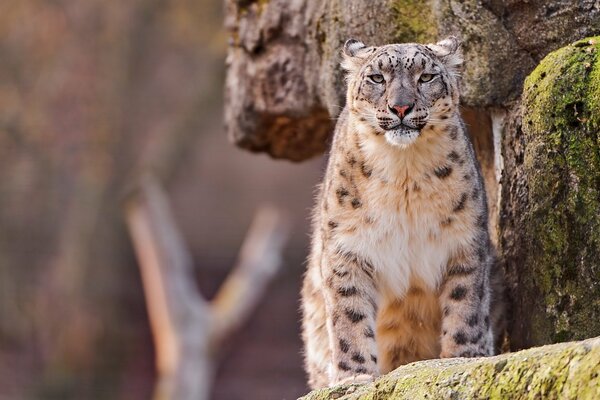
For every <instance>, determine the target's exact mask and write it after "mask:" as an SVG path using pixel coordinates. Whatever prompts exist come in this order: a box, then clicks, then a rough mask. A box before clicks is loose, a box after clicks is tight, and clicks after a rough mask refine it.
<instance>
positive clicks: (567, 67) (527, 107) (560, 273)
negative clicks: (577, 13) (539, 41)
mask: <svg viewBox="0 0 600 400" xmlns="http://www.w3.org/2000/svg"><path fill="white" fill-rule="evenodd" d="M599 51H600V40H599V39H598V38H592V39H585V40H581V41H579V42H576V43H574V44H572V45H570V46H566V47H563V48H562V49H559V50H557V51H555V52H553V53H551V54H549V55H548V56H547V57H546V58H545V59H544V60H542V62H541V63H540V65H539V66H538V67H537V68H536V69H535V70H534V71H533V72H532V73H531V75H530V76H529V77H528V78H527V79H526V81H525V89H524V94H523V101H522V112H523V133H524V137H525V143H526V150H525V157H524V171H525V176H526V177H527V185H528V188H529V193H528V199H527V201H528V203H529V205H530V207H529V210H528V215H526V216H525V221H526V226H525V227H523V228H524V229H525V230H526V240H527V241H528V243H529V244H530V247H531V248H530V249H528V250H529V251H528V257H527V259H526V260H525V261H524V266H523V268H526V269H527V270H529V271H531V273H529V274H530V275H531V276H533V277H534V278H535V279H531V280H527V281H525V282H523V283H522V284H524V285H530V286H531V289H537V290H539V291H540V292H541V294H542V296H543V298H542V299H540V303H539V304H538V306H539V310H532V311H533V313H534V315H533V317H532V318H533V321H532V323H533V326H534V327H535V326H546V327H548V326H551V327H552V329H550V330H546V331H544V332H542V333H534V334H540V336H542V337H540V338H539V339H540V340H541V342H542V343H544V342H546V343H547V342H550V341H564V340H572V339H579V338H584V337H589V336H593V335H597V334H600V308H598V305H597V303H594V299H599V298H600V287H599V286H598V284H597V282H599V281H600V146H599V145H600V141H599V127H600V57H599V56H598V52H599ZM544 320H546V321H544ZM547 322H549V324H548V323H547Z"/></svg>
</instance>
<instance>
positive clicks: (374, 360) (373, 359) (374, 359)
mask: <svg viewBox="0 0 600 400" xmlns="http://www.w3.org/2000/svg"><path fill="white" fill-rule="evenodd" d="M371 361H373V362H374V363H375V364H377V357H375V356H374V355H373V354H371Z"/></svg>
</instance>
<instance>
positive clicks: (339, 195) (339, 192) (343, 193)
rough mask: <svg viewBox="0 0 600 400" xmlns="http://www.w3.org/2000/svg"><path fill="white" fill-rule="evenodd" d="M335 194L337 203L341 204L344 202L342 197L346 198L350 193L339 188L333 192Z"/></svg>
mask: <svg viewBox="0 0 600 400" xmlns="http://www.w3.org/2000/svg"><path fill="white" fill-rule="evenodd" d="M335 194H336V195H337V198H338V202H339V203H340V204H341V203H342V202H343V201H344V197H346V196H348V195H349V194H350V193H349V192H348V191H347V190H346V189H345V188H343V187H340V188H338V189H337V190H336V191H335Z"/></svg>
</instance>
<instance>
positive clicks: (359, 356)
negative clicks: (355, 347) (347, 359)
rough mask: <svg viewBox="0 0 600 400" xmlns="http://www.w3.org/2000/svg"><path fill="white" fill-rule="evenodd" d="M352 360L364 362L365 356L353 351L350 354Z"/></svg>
mask: <svg viewBox="0 0 600 400" xmlns="http://www.w3.org/2000/svg"><path fill="white" fill-rule="evenodd" d="M352 361H355V362H357V363H359V364H364V363H365V358H364V357H363V356H362V355H360V354H359V353H354V354H352Z"/></svg>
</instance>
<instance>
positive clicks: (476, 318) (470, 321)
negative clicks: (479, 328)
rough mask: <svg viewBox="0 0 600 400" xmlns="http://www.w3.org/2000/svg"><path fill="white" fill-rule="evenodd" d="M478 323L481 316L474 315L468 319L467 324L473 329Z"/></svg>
mask: <svg viewBox="0 0 600 400" xmlns="http://www.w3.org/2000/svg"><path fill="white" fill-rule="evenodd" d="M477 322H479V315H477V314H472V315H471V316H470V317H469V318H468V319H467V324H468V325H469V326H470V327H473V326H475V325H477Z"/></svg>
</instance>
